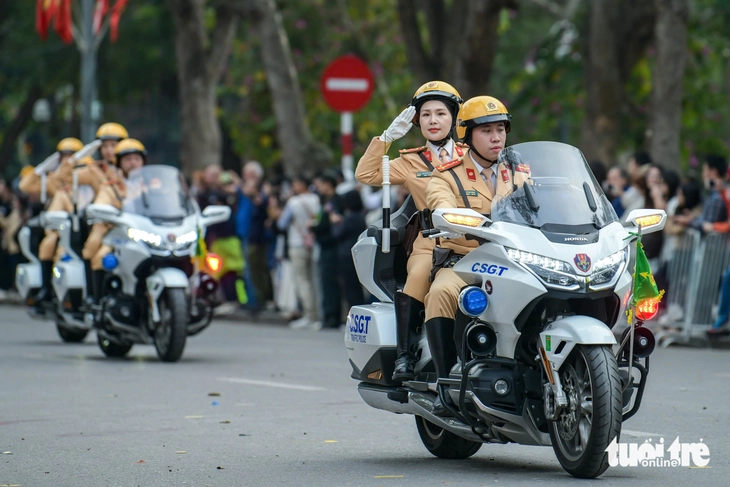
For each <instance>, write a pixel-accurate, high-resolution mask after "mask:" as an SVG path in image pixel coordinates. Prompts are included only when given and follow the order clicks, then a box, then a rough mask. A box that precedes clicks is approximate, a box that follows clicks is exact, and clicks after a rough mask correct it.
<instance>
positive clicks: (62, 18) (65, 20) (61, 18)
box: [55, 0, 74, 44]
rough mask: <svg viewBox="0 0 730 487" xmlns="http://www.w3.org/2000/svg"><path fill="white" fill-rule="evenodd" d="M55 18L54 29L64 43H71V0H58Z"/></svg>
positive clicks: (72, 35)
mask: <svg viewBox="0 0 730 487" xmlns="http://www.w3.org/2000/svg"><path fill="white" fill-rule="evenodd" d="M55 20H56V23H55V30H56V34H58V37H60V38H61V40H62V41H63V42H64V43H66V44H69V43H71V41H73V39H74V34H73V24H72V21H71V0H60V2H59V5H58V14H57V15H56V19H55Z"/></svg>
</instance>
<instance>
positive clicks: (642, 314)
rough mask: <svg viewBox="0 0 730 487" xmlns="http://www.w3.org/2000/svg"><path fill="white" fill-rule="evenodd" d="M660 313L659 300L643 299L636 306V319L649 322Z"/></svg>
mask: <svg viewBox="0 0 730 487" xmlns="http://www.w3.org/2000/svg"><path fill="white" fill-rule="evenodd" d="M658 312H659V300H658V299H655V298H648V299H642V300H641V301H639V304H637V305H636V318H637V319H639V320H641V321H647V320H650V319H652V318H654V317H655V316H656V314H657V313H658Z"/></svg>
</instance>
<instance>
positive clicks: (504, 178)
mask: <svg viewBox="0 0 730 487" xmlns="http://www.w3.org/2000/svg"><path fill="white" fill-rule="evenodd" d="M502 181H504V182H505V183H508V182H509V172H507V170H506V169H502Z"/></svg>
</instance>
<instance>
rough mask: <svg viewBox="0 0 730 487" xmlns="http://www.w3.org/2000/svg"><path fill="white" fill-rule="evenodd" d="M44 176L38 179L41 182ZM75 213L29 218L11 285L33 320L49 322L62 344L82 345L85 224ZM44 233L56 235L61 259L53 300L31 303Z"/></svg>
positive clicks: (75, 190) (39, 280)
mask: <svg viewBox="0 0 730 487" xmlns="http://www.w3.org/2000/svg"><path fill="white" fill-rule="evenodd" d="M45 178H46V176H45V174H44V175H43V176H42V179H43V180H45ZM42 186H43V188H44V189H43V190H42V196H41V200H42V201H43V200H45V196H46V195H45V182H43V184H42ZM73 186H74V187H73V196H72V199H73V203H74V207H76V206H77V199H78V185H77V184H76V180H75V178H74V185H73ZM78 213H81V214H83V211H80V212H77V214H69V213H67V212H65V211H43V212H41V213H40V214H39V215H38V216H36V217H34V218H31V219H30V220H29V221H28V222H27V224H26V225H25V226H24V227H23V228H21V230H20V231H19V232H18V243H19V245H20V250H21V252H22V253H23V255H24V256H25V257H26V259H27V260H28V262H26V263H23V264H19V265H18V267H17V270H16V273H15V284H16V288H17V289H18V293H19V294H20V297H21V298H22V299H23V301H24V302H25V303H26V304H28V305H29V308H28V309H29V312H30V315H31V316H32V317H33V318H40V319H52V320H54V321H55V323H56V329H57V331H58V334H59V336H60V337H61V339H62V340H63V341H64V342H69V343H78V342H82V341H83V340H84V339H85V338H86V335H87V334H88V332H89V330H90V328H91V326H90V325H89V324H88V323H87V322H86V321H85V320H84V313H83V311H82V306H83V303H84V300H85V298H86V275H85V269H84V262H83V260H82V259H81V257H80V254H81V248H82V247H83V244H84V241H85V240H86V236H87V235H88V225H87V224H86V222H85V221H84V219H83V218H82V217H80V216H79V214H78ZM46 230H51V231H57V232H58V233H59V246H60V247H61V248H62V249H64V253H63V255H62V256H61V258H60V259H59V260H58V262H56V263H55V264H54V265H53V270H52V276H51V286H52V289H53V299H52V300H50V301H48V302H44V303H35V302H33V298H32V296H33V294H34V293H36V292H37V291H38V289H40V287H41V285H42V278H41V263H40V261H39V260H38V255H37V254H38V246H39V244H40V241H41V239H42V238H43V236H44V233H45V231H46Z"/></svg>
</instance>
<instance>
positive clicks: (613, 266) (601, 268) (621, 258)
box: [587, 247, 629, 287]
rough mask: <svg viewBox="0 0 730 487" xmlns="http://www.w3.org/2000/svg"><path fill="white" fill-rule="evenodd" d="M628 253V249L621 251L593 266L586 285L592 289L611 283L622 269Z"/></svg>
mask: <svg viewBox="0 0 730 487" xmlns="http://www.w3.org/2000/svg"><path fill="white" fill-rule="evenodd" d="M628 251H629V249H628V247H627V248H625V249H621V250H619V251H618V252H615V253H613V254H611V255H609V256H608V257H604V258H603V259H601V260H599V261H598V262H596V263H595V264H593V272H591V275H590V276H588V280H587V282H588V284H589V285H590V286H591V287H594V286H599V285H601V284H606V283H607V282H611V281H612V280H613V278H614V277H616V273H617V272H619V270H620V269H622V268H623V265H624V263H625V262H626V259H627V257H628Z"/></svg>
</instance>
